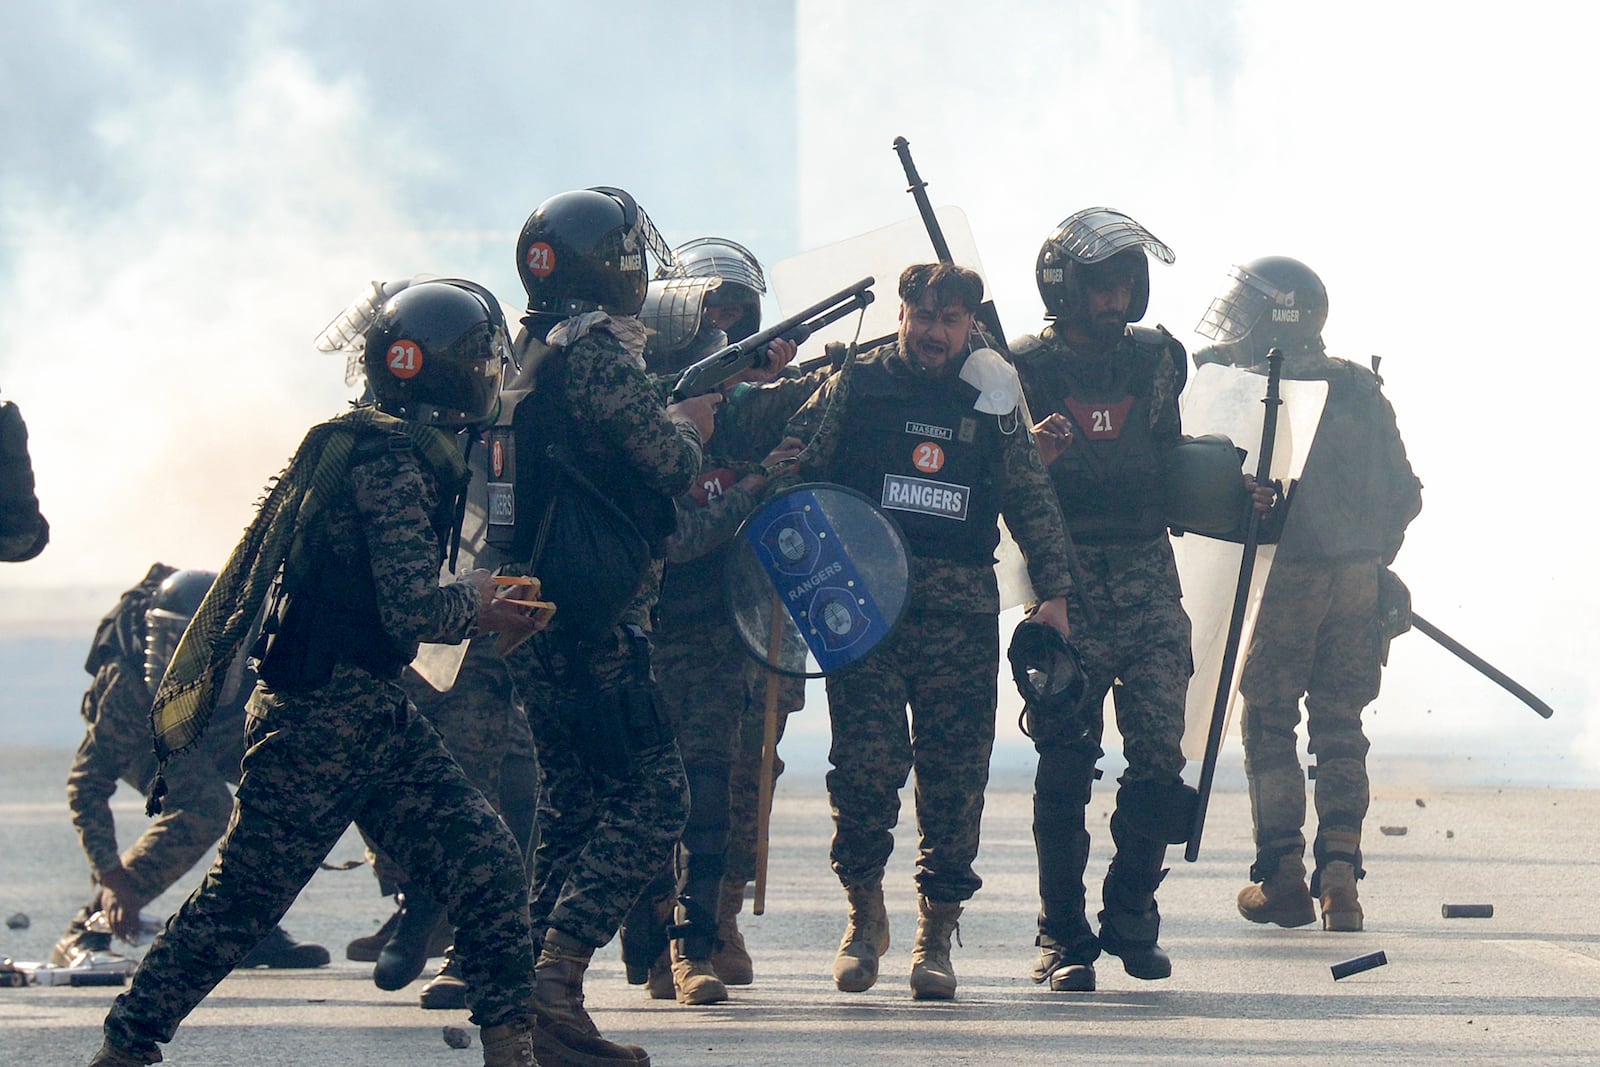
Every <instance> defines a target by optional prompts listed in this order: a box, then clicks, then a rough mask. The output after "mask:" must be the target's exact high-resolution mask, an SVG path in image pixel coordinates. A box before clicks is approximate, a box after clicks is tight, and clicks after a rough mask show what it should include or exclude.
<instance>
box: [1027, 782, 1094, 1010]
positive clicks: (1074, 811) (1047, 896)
mask: <svg viewBox="0 0 1600 1067" xmlns="http://www.w3.org/2000/svg"><path fill="white" fill-rule="evenodd" d="M1090 780H1091V779H1090V778H1089V777H1088V776H1087V774H1085V775H1084V781H1085V782H1087V781H1090ZM1080 788H1081V787H1080ZM1033 816H1034V817H1033V826H1034V831H1033V840H1034V848H1035V851H1036V852H1037V853H1038V856H1039V936H1038V938H1037V939H1036V940H1035V942H1034V943H1035V944H1036V945H1038V946H1039V958H1038V960H1037V961H1035V963H1034V965H1033V970H1032V971H1031V972H1030V976H1031V977H1032V978H1033V980H1034V981H1035V982H1040V983H1044V982H1049V983H1050V988H1051V989H1053V990H1055V991H1056V992H1058V993H1060V992H1073V993H1088V992H1093V991H1094V987H1095V981H1094V978H1095V976H1094V961H1095V960H1097V959H1099V958H1100V942H1099V940H1098V939H1096V937H1095V936H1094V930H1093V929H1091V928H1090V926H1089V920H1088V918H1087V916H1086V915H1085V908H1086V903H1085V899H1084V898H1085V896H1086V895H1087V894H1086V893H1085V891H1084V886H1083V872H1084V869H1085V868H1086V867H1088V865H1089V832H1088V831H1087V830H1085V829H1084V824H1083V805H1082V804H1081V803H1078V802H1077V794H1076V793H1067V792H1066V791H1065V790H1055V791H1047V790H1041V789H1039V788H1035V791H1034V802H1033Z"/></svg>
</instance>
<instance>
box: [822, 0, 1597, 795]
mask: <svg viewBox="0 0 1600 1067" xmlns="http://www.w3.org/2000/svg"><path fill="white" fill-rule="evenodd" d="M798 13H799V14H798V18H797V25H798V26H799V27H800V33H801V36H800V40H799V46H798V50H797V55H798V72H799V73H798V78H799V91H800V118H801V123H800V136H801V147H802V151H801V166H802V171H801V182H800V190H801V200H800V223H801V241H802V245H804V246H808V247H809V246H814V245H818V244H823V243H827V242H830V241H834V240H838V239H841V238H843V237H845V236H848V235H851V234H855V233H860V232H864V231H866V230H869V229H873V228H876V227H879V226H882V225H885V224H887V223H889V222H894V221H898V220H901V219H905V218H910V217H914V216H915V213H916V212H915V205H914V203H913V201H912V199H911V198H910V197H909V196H907V195H906V193H905V191H904V190H905V182H904V178H903V175H902V174H901V171H900V166H899V163H898V161H897V160H896V158H895V156H894V154H893V152H892V151H891V149H890V143H891V141H892V140H893V138H894V137H895V136H897V135H903V136H905V137H906V138H908V140H909V141H910V142H911V147H912V152H913V154H914V155H915V157H916V161H917V164H918V167H919V170H920V172H921V177H922V178H923V179H924V180H925V181H927V182H928V184H929V193H930V196H931V198H932V200H933V202H934V203H935V204H946V203H952V204H958V205H960V206H961V207H962V208H964V209H965V211H966V213H967V215H968V217H969V218H970V220H971V222H972V227H973V231H974V234H975V236H976V238H977V242H978V247H979V249H980V252H981V254H982V257H983V263H984V268H985V272H986V274H987V276H988V281H989V284H990V289H991V291H992V295H993V296H994V299H995V300H996V303H997V305H998V310H999V313H1000V317H1001V321H1002V322H1003V323H1004V325H1005V327H1006V329H1007V330H1008V332H1010V333H1012V334H1018V333H1022V332H1027V331H1032V330H1035V329H1037V328H1038V326H1039V324H1040V318H1041V316H1042V313H1043V308H1042V305H1041V303H1040V301H1039V298H1038V295H1037V290H1036V288H1035V284H1034V278H1033V264H1034V259H1035V256H1036V255H1037V252H1038V249H1039V245H1040V243H1041V242H1042V241H1043V239H1044V237H1045V236H1046V235H1047V234H1048V233H1049V232H1050V230H1051V229H1052V228H1053V227H1054V225H1055V224H1056V223H1057V222H1058V221H1059V220H1060V219H1062V218H1063V217H1065V216H1066V215H1068V214H1069V213H1071V212H1072V211H1075V210H1077V209H1078V208H1081V207H1088V206H1091V205H1095V204H1104V205H1109V206H1112V207H1116V208H1120V209H1122V210H1124V211H1127V212H1129V213H1130V214H1131V215H1133V216H1134V217H1135V218H1137V219H1138V220H1139V221H1140V222H1142V223H1144V224H1145V225H1146V226H1148V227H1149V228H1150V229H1151V230H1152V231H1154V232H1155V233H1156V234H1157V235H1158V236H1160V237H1161V238H1162V239H1163V240H1165V241H1166V242H1167V243H1169V244H1170V245H1171V246H1172V247H1173V248H1174V250H1175V251H1176V252H1177V256H1178V261H1177V263H1176V264H1175V265H1174V266H1172V267H1170V268H1164V267H1160V266H1157V267H1154V268H1153V269H1152V272H1151V273H1152V300H1151V307H1150V312H1149V314H1148V315H1147V316H1146V319H1145V322H1146V324H1147V325H1149V324H1153V323H1156V322H1161V323H1165V324H1166V325H1167V326H1168V327H1169V328H1170V329H1171V330H1172V331H1173V332H1174V333H1175V334H1177V336H1178V337H1179V338H1180V339H1182V340H1183V341H1184V342H1185V343H1186V344H1188V345H1189V346H1190V349H1191V351H1192V350H1193V349H1194V347H1196V346H1197V345H1199V344H1203V343H1205V342H1204V341H1203V340H1202V339H1200V338H1198V337H1196V336H1195V335H1194V334H1193V333H1192V330H1193V325H1194V324H1195V323H1196V322H1197V321H1198V320H1199V318H1200V316H1201V313H1202V312H1203V311H1204V310H1205V308H1206V306H1207V304H1208V303H1209V301H1210V299H1211V297H1212V295H1213V294H1214V293H1215V292H1216V291H1217V289H1218V288H1219V286H1220V284H1221V282H1222V280H1223V274H1224V271H1225V270H1226V269H1227V267H1228V266H1229V265H1230V264H1232V263H1238V262H1244V261H1246V260H1249V259H1253V258H1256V257H1259V256H1264V255H1291V256H1295V257H1297V258H1299V259H1302V260H1304V261H1305V262H1307V263H1308V264H1310V265H1311V266H1312V267H1313V268H1314V269H1316V270H1317V271H1318V273H1319V274H1321V276H1322V278H1323V280H1324V281H1325V282H1326V283H1327V285H1328V289H1329V292H1330V298H1331V305H1332V312H1331V317H1330V320H1329V326H1328V330H1327V333H1326V336H1327V339H1328V342H1329V347H1330V350H1331V351H1333V352H1334V354H1336V355H1343V356H1345V357H1347V358H1350V359H1353V360H1356V361H1359V362H1362V363H1365V362H1367V359H1368V357H1369V355H1371V354H1378V355H1381V356H1383V357H1384V362H1383V365H1382V370H1383V373H1384V375H1385V378H1386V380H1387V387H1386V391H1387V393H1388V395H1389V397H1390V399H1391V400H1392V401H1393V403H1394V405H1395V407H1396V410H1397V412H1398V414H1399V418H1400V425H1401V429H1402V432H1403V433H1404V436H1405V440H1406V444H1407V447H1408V451H1409V452H1410V455H1411V460H1412V464H1413V466H1414V468H1415V469H1416V471H1417V473H1418V475H1419V476H1420V477H1421V478H1422V480H1423V482H1424V483H1425V489H1424V500H1425V508H1424V511H1423V514H1422V516H1421V518H1419V519H1418V521H1417V522H1416V523H1414V524H1413V526H1412V528H1411V532H1410V534H1409V535H1408V538H1407V543H1406V547H1405V549H1404V551H1403V552H1402V553H1401V556H1400V558H1399V560H1398V562H1397V566H1396V569H1397V570H1398V571H1399V572H1400V573H1401V574H1402V576H1403V577H1404V578H1405V580H1406V581H1407V583H1408V584H1409V585H1410V588H1411V590H1412V593H1413V598H1414V602H1415V604H1416V607H1417V610H1418V611H1419V612H1422V613H1423V614H1424V615H1425V616H1426V617H1427V618H1429V619H1430V620H1431V621H1432V622H1434V623H1436V624H1437V625H1439V626H1441V627H1443V628H1444V629H1445V630H1446V631H1448V632H1451V633H1452V634H1454V635H1455V636H1456V637H1457V638H1458V639H1460V640H1462V641H1464V642H1465V643H1467V644H1468V645H1469V646H1470V647H1472V648H1474V650H1475V651H1477V652H1479V653H1480V654H1481V655H1483V656H1484V657H1485V658H1487V659H1488V660H1490V661H1492V662H1494V663H1495V664H1496V665H1497V666H1499V667H1500V668H1502V669H1503V670H1505V671H1506V672H1507V673H1509V674H1511V675H1512V676H1513V677H1515V678H1517V679H1518V680H1519V681H1522V682H1523V683H1524V684H1526V685H1528V686H1529V687H1530V688H1531V689H1533V690H1534V691H1535V692H1536V693H1538V694H1539V695H1541V696H1543V697H1544V698H1545V699H1546V700H1548V701H1549V702H1550V703H1551V704H1553V705H1555V707H1556V709H1557V712H1556V714H1557V718H1556V719H1555V720H1554V721H1553V722H1551V723H1542V722H1540V721H1539V720H1537V719H1535V718H1534V716H1533V714H1532V713H1531V712H1530V711H1528V710H1527V709H1526V708H1525V707H1523V706H1522V705H1521V704H1520V703H1518V702H1517V701H1516V700H1515V698H1513V697H1510V696H1509V695H1507V694H1505V693H1503V692H1502V691H1501V690H1499V689H1498V688H1496V687H1495V686H1494V685H1493V683H1491V682H1489V681H1487V680H1485V679H1483V678H1481V677H1480V676H1479V675H1477V674H1476V673H1474V672H1472V671H1471V670H1470V668H1468V667H1466V666H1464V665H1462V664H1459V663H1457V662H1456V661H1455V660H1454V659H1453V658H1451V657H1450V656H1449V655H1448V654H1447V653H1444V652H1443V651H1442V650H1440V649H1438V648H1436V647H1434V646H1432V645H1431V643H1430V642H1429V641H1428V639H1427V638H1425V637H1422V636H1420V635H1408V636H1406V637H1404V638H1402V639H1401V640H1400V641H1399V642H1397V643H1396V645H1395V649H1394V653H1393V656H1392V659H1391V666H1390V669H1389V670H1388V671H1387V672H1386V674H1385V679H1384V692H1383V695H1382V696H1381V697H1380V698H1379V700H1378V702H1377V703H1376V704H1375V715H1374V718H1373V729H1374V731H1375V732H1376V733H1378V734H1379V735H1381V736H1386V737H1393V736H1401V735H1403V736H1405V737H1406V738H1407V739H1408V740H1407V741H1406V743H1407V744H1412V743H1415V744H1417V745H1420V746H1425V747H1431V748H1432V750H1433V751H1434V752H1436V753H1438V754H1440V755H1441V756H1443V757H1449V756H1450V755H1451V754H1452V753H1454V754H1457V755H1458V757H1459V758H1460V759H1462V760H1465V759H1466V758H1467V757H1468V756H1469V755H1470V754H1471V753H1472V752H1474V751H1477V750H1480V749H1481V748H1482V747H1483V746H1485V745H1505V744H1508V743H1509V742H1510V741H1511V740H1513V739H1514V740H1515V741H1516V742H1517V743H1518V744H1528V745H1542V746H1545V748H1546V749H1547V750H1548V751H1549V752H1551V753H1559V754H1560V755H1561V756H1563V757H1565V756H1566V755H1567V754H1569V750H1570V753H1571V754H1572V755H1574V756H1575V757H1576V758H1577V759H1581V761H1582V763H1583V766H1584V767H1585V768H1587V769H1588V773H1590V774H1591V775H1592V774H1593V772H1594V769H1595V768H1600V726H1597V725H1596V724H1595V722H1596V719H1595V716H1594V715H1593V714H1592V713H1591V709H1592V708H1593V707H1594V706H1595V683H1594V681H1593V678H1592V675H1590V674H1589V673H1588V672H1586V671H1585V670H1583V669H1582V667H1581V666H1580V665H1581V664H1583V663H1584V660H1585V656H1586V654H1587V650H1591V649H1593V648H1594V647H1596V645H1597V644H1600V623H1597V621H1596V618H1597V615H1596V612H1595V610H1594V608H1593V604H1594V602H1595V600H1596V599H1597V598H1600V567H1597V565H1596V563H1595V562H1594V555H1593V552H1592V550H1591V549H1590V548H1589V546H1588V542H1589V540H1590V539H1591V538H1590V537H1589V535H1588V531H1587V530H1585V529H1582V528H1581V527H1582V520H1581V519H1580V518H1579V515H1580V514H1581V513H1583V510H1584V508H1586V507H1587V504H1588V499H1587V498H1588V495H1589V494H1588V491H1587V489H1586V488H1580V487H1579V486H1580V485H1583V486H1586V485H1587V483H1588V481H1590V480H1592V479H1590V478H1589V477H1588V476H1587V472H1586V470H1585V474H1584V476H1583V477H1581V478H1575V477H1573V476H1571V475H1569V474H1568V473H1566V472H1568V471H1570V470H1573V469H1575V468H1576V469H1585V468H1586V467H1587V462H1586V460H1585V459H1584V458H1582V457H1586V456H1587V455H1588V453H1589V452H1590V451H1592V447H1591V445H1590V442H1589V436H1590V431H1589V429H1588V425H1589V422H1590V419H1589V408H1590V407H1591V406H1592V404H1593V402H1594V399H1593V398H1594V396H1595V390H1596V387H1597V386H1600V372H1597V370H1596V368H1595V364H1594V361H1593V359H1592V357H1590V356H1589V355H1588V353H1587V351H1586V349H1587V347H1588V346H1587V343H1586V342H1581V341H1580V342H1578V343H1576V344H1574V343H1573V342H1574V341H1575V340H1576V339H1577V338H1581V337H1582V336H1584V334H1585V332H1586V331H1584V329H1583V328H1582V327H1581V326H1580V325H1579V324H1576V323H1575V324H1573V325H1572V326H1570V327H1569V326H1566V325H1565V324H1563V323H1562V321H1561V320H1562V318H1563V317H1564V316H1567V315H1571V314H1573V313H1574V312H1578V313H1580V314H1581V310H1580V309H1581V304H1579V303H1573V302H1572V301H1573V300H1574V298H1578V299H1580V300H1581V297H1582V295H1583V294H1587V293H1590V292H1594V291H1596V285H1597V283H1600V277H1597V274H1600V270H1597V268H1596V267H1595V265H1594V263H1593V262H1592V252H1591V250H1592V248H1593V247H1594V246H1595V243H1596V238H1600V219H1597V208H1596V206H1595V201H1594V197H1593V193H1592V188H1591V183H1590V181H1589V178H1588V175H1589V173H1590V167H1589V165H1588V164H1587V162H1585V159H1584V155H1585V153H1587V152H1588V148H1587V144H1586V141H1587V139H1586V138H1584V137H1582V136H1581V135H1579V134H1578V133H1577V130H1578V129H1579V128H1583V127H1585V126H1586V124H1587V121H1588V119H1587V115H1586V114H1585V113H1584V112H1583V109H1584V108H1585V107H1586V106H1587V105H1586V103H1585V102H1586V101H1587V100H1588V99H1589V98H1590V97H1592V91H1591V89H1590V88H1589V86H1588V79H1589V76H1588V74H1587V70H1588V68H1589V67H1590V66H1592V64H1591V62H1590V61H1589V59H1588V58H1587V54H1586V50H1587V41H1588V40H1590V39H1592V35H1593V31H1594V29H1595V24H1596V22H1597V21H1600V16H1597V15H1595V14H1594V13H1592V12H1587V11H1580V10H1578V9H1573V8H1570V7H1568V6H1563V7H1560V8H1556V7H1554V6H1547V5H1542V4H1533V5H1527V6H1524V7H1521V8H1519V9H1518V14H1517V17H1516V19H1515V20H1507V19H1503V18H1487V17H1478V16H1476V15H1474V14H1472V13H1471V12H1469V11H1468V10H1467V9H1460V10H1450V11H1445V10H1442V9H1440V8H1438V7H1437V6H1433V5H1419V6H1406V5H1378V4H1369V3H1356V4H1345V5H1339V6H1337V7H1329V6H1328V5H1285V4H1278V3H1270V2H1245V3H1235V4H1232V5H1227V6H1224V5H1216V4H1207V5H1192V4H1186V3H1181V2H1160V0H1146V2H1144V3H1138V4H1124V3H1112V2H1102V3H1090V4H1072V5H1063V4H1056V3H1051V2H1048V0H999V2H995V3H989V4H984V5H982V6H981V7H978V8H974V7H972V6H971V5H969V4H963V3H957V2H954V0H928V2H926V3H924V4H920V5H918V7H917V9H916V13H915V16H914V17H907V12H906V11H904V10H902V9H898V8H896V9H890V8H881V7H880V8H873V7H871V6H869V5H860V4H852V3H849V2H848V0H800V3H799V6H798ZM931 255H932V250H931V247H930V250H929V256H930V258H931ZM879 288H880V296H883V297H890V296H891V295H892V289H890V288H889V287H888V286H885V285H880V287H879ZM1480 755H1481V752H1480Z"/></svg>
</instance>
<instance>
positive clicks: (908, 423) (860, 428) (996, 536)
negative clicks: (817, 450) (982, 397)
mask: <svg viewBox="0 0 1600 1067" xmlns="http://www.w3.org/2000/svg"><path fill="white" fill-rule="evenodd" d="M850 391H851V392H850V397H849V401H848V403H849V405H850V415H849V433H848V434H847V435H846V437H845V439H844V441H842V442H841V444H840V449H839V453H838V455H837V456H836V457H835V459H834V462H833V465H832V475H833V477H834V480H836V481H838V482H840V483H841V484H843V485H846V486H849V487H850V488H852V489H855V490H858V491H859V492H861V493H863V494H865V495H866V497H867V499H869V500H871V501H872V502H873V503H875V504H877V505H878V506H879V507H881V508H883V509H884V511H885V512H887V513H888V514H889V515H891V516H893V517H894V519H895V521H896V522H898V523H899V524H900V529H901V530H902V531H904V533H905V535H906V541H907V542H908V543H909V545H910V546H911V551H912V553H913V554H914V555H916V556H918V557H923V558H929V559H943V560H949V561H951V562H953V563H966V564H976V565H985V564H990V563H993V562H994V551H995V548H996V547H997V546H998V545H999V544H1000V529H999V525H998V520H999V517H1000V493H1001V490H1000V483H1001V477H1002V472H1001V465H1002V463H1003V462H1004V461H1003V459H1002V457H1001V433H1000V417H999V416H995V415H986V414H984V413H982V412H980V411H978V410H977V409H976V408H974V407H973V404H974V403H975V402H976V401H977V399H978V395H979V394H978V390H976V389H974V388H973V387H972V386H970V385H968V384H967V383H966V382H963V381H960V380H959V379H955V378H943V379H937V380H934V379H919V378H914V377H912V376H911V375H909V374H905V373H896V372H895V371H894V370H892V369H891V368H890V367H889V366H888V365H887V364H886V363H885V362H884V361H883V360H882V358H881V357H877V358H875V357H872V356H870V355H869V356H866V357H863V358H862V359H861V360H860V361H859V362H857V363H856V365H855V370H854V371H853V372H852V373H851V382H850Z"/></svg>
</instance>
